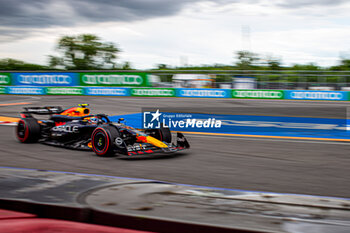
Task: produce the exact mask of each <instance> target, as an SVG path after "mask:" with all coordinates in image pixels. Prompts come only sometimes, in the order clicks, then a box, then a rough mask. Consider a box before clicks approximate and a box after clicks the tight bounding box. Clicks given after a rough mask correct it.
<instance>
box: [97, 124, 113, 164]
mask: <svg viewBox="0 0 350 233" xmlns="http://www.w3.org/2000/svg"><path fill="white" fill-rule="evenodd" d="M117 135H118V131H117V130H116V129H115V128H114V127H112V126H103V127H97V128H96V129H95V130H94V131H93V132H92V135H91V143H92V150H93V151H94V152H95V154H96V155H98V156H102V157H110V156H114V155H115V153H114V144H113V142H114V140H115V138H116V137H117Z"/></svg>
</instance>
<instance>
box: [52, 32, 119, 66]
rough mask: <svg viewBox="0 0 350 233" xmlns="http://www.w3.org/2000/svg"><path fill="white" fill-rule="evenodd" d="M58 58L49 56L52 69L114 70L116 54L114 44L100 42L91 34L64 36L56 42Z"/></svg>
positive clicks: (117, 50) (99, 39)
mask: <svg viewBox="0 0 350 233" xmlns="http://www.w3.org/2000/svg"><path fill="white" fill-rule="evenodd" d="M57 50H58V51H59V52H60V53H61V54H62V55H61V56H60V57H57V56H49V65H50V67H52V68H56V67H62V68H65V69H68V70H91V69H114V68H115V67H116V63H115V62H114V60H115V59H116V58H117V55H116V54H117V53H118V52H120V50H119V49H118V48H117V47H116V45H115V44H113V43H110V42H101V38H99V37H98V36H96V35H92V34H82V35H78V36H64V37H62V38H61V39H60V40H59V41H58V45H57Z"/></svg>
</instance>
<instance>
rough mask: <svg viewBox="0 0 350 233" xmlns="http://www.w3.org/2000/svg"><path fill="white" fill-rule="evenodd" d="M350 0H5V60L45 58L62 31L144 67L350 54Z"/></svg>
mask: <svg viewBox="0 0 350 233" xmlns="http://www.w3.org/2000/svg"><path fill="white" fill-rule="evenodd" d="M349 12H350V2H349V1H346V0H274V1H271V0H0V59H1V58H8V57H9V58H15V59H20V60H24V61H27V62H32V63H38V64H47V55H50V54H55V44H56V43H57V40H58V39H59V38H60V37H61V36H63V35H77V34H80V33H92V34H96V35H98V36H100V37H101V38H102V39H103V40H104V41H108V42H114V43H116V44H117V45H118V47H119V48H120V49H121V50H122V51H123V52H122V53H121V54H120V58H119V62H123V61H130V62H131V64H132V66H133V67H135V68H139V69H147V68H154V67H155V65H156V64H159V63H164V64H169V65H172V66H179V65H184V64H188V65H202V64H215V63H218V64H233V63H234V62H235V55H234V53H235V51H238V50H251V51H253V52H255V53H259V54H261V56H262V57H277V58H280V59H281V60H282V61H283V64H285V65H290V64H293V63H300V64H306V63H310V62H315V63H316V64H318V65H321V66H330V65H335V64H337V62H338V61H339V57H340V56H347V57H349V54H350V14H349Z"/></svg>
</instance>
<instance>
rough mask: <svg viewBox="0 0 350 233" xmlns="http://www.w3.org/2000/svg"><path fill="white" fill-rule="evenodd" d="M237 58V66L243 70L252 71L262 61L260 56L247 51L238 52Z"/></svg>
mask: <svg viewBox="0 0 350 233" xmlns="http://www.w3.org/2000/svg"><path fill="white" fill-rule="evenodd" d="M236 57H237V59H238V62H237V63H236V66H237V68H239V69H242V70H247V69H251V68H252V67H253V66H254V65H255V63H256V62H257V61H258V60H259V59H260V58H259V57H258V54H256V53H252V52H250V51H246V50H242V51H238V52H236Z"/></svg>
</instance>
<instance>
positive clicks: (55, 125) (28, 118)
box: [17, 106, 190, 156]
mask: <svg viewBox="0 0 350 233" xmlns="http://www.w3.org/2000/svg"><path fill="white" fill-rule="evenodd" d="M24 109H25V111H23V112H21V116H22V120H20V122H19V124H18V126H17V137H18V138H19V140H20V141H22V142H24V141H23V140H21V139H23V138H21V137H22V136H23V135H24V134H25V133H27V132H26V131H25V130H26V128H25V127H28V126H27V125H28V124H27V123H26V122H29V123H31V124H33V125H35V126H36V127H37V128H39V130H36V129H35V130H32V131H33V132H34V131H35V132H34V134H37V135H36V138H35V139H34V141H38V142H40V143H43V144H48V145H52V146H59V147H64V148H69V149H77V150H88V151H91V150H93V151H94V152H95V153H96V154H98V155H99V153H98V151H99V150H98V145H99V142H101V143H104V144H103V145H105V144H106V143H108V144H111V145H108V146H112V148H111V150H110V151H109V152H108V154H109V155H111V153H112V154H120V155H127V156H133V155H140V154H154V153H159V152H161V153H171V152H176V151H179V150H184V149H188V148H189V147H190V146H189V143H188V141H187V139H186V138H185V137H184V135H183V134H182V133H177V138H176V143H172V142H171V141H172V139H171V133H170V130H169V129H151V130H146V131H140V130H137V129H134V128H132V127H130V126H127V125H125V124H123V123H122V121H123V119H120V120H119V121H118V122H111V121H110V120H109V118H108V116H107V115H105V114H96V115H85V116H80V117H77V116H67V115H60V114H61V113H62V112H63V111H64V110H63V109H62V108H61V107H57V106H47V107H31V108H24ZM33 114H36V115H46V116H48V117H47V118H48V119H45V120H38V119H36V118H34V117H33ZM36 122H37V123H36ZM21 124H22V125H21ZM31 127H32V126H31ZM97 129H98V130H97ZM96 130H97V131H101V132H102V133H106V136H107V138H105V139H104V138H103V139H102V140H101V139H100V138H99V139H98V140H99V141H96V140H97V139H94V135H95V134H96V133H95V132H97V131H96ZM33 132H31V133H32V134H33ZM93 134H94V135H93ZM162 134H168V135H167V136H166V137H165V138H164V135H162ZM21 135H22V136H21ZM96 135H97V136H96V138H98V134H96ZM169 135H170V136H169ZM147 136H152V137H154V138H156V139H158V140H163V141H162V142H163V143H164V144H166V146H167V147H159V146H157V145H154V144H152V143H149V142H147V141H145V140H147V138H149V137H147ZM145 138H146V139H145ZM94 140H95V141H94ZM107 140H108V141H107ZM106 154H107V153H106Z"/></svg>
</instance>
